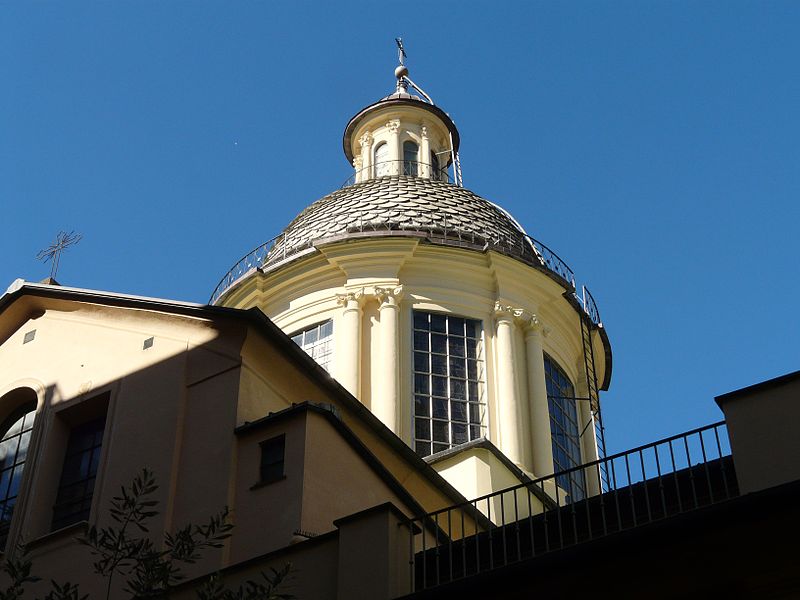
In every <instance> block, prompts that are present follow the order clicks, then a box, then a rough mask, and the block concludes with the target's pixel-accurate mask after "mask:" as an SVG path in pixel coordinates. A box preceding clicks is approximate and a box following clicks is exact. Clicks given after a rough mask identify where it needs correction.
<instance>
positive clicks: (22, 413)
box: [0, 390, 36, 549]
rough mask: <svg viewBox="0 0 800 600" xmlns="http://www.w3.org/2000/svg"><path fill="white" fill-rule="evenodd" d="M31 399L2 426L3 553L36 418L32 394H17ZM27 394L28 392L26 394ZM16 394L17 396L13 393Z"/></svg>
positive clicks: (0, 522)
mask: <svg viewBox="0 0 800 600" xmlns="http://www.w3.org/2000/svg"><path fill="white" fill-rule="evenodd" d="M15 392H18V393H20V394H21V395H22V394H24V395H25V396H28V395H30V396H32V399H30V400H28V401H26V402H25V404H23V405H21V406H20V407H19V408H17V409H16V410H15V411H14V412H12V413H11V414H10V415H9V416H8V418H7V419H6V420H5V421H4V422H3V424H2V425H0V434H1V435H2V439H0V549H2V548H4V547H5V544H6V540H7V539H8V531H9V529H10V527H11V517H12V516H13V515H14V506H15V505H16V504H17V497H18V495H19V488H20V484H21V483H22V471H23V469H24V467H25V459H26V458H27V456H28V447H29V445H30V441H31V432H32V431H33V420H34V417H35V416H36V400H35V398H36V394H35V392H34V391H33V390H15ZM26 392H29V394H28V393H26ZM12 393H14V392H12Z"/></svg>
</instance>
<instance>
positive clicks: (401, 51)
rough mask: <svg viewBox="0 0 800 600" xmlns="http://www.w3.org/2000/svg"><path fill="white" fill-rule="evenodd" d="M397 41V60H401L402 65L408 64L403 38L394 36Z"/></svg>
mask: <svg viewBox="0 0 800 600" xmlns="http://www.w3.org/2000/svg"><path fill="white" fill-rule="evenodd" d="M394 41H395V43H396V44H397V60H399V61H400V64H401V65H404V66H405V64H406V50H405V48H403V38H399V37H398V38H394Z"/></svg>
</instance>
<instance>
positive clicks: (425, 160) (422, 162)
mask: <svg viewBox="0 0 800 600" xmlns="http://www.w3.org/2000/svg"><path fill="white" fill-rule="evenodd" d="M420 131H421V134H422V135H421V137H422V144H421V145H420V147H419V176H420V177H424V178H425V179H430V178H431V143H430V140H429V139H428V128H427V127H426V126H425V124H424V123H423V124H422V128H421V130H420Z"/></svg>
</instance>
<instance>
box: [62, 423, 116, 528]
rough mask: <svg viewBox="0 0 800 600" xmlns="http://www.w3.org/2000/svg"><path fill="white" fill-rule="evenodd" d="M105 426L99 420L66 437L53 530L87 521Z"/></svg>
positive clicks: (75, 429)
mask: <svg viewBox="0 0 800 600" xmlns="http://www.w3.org/2000/svg"><path fill="white" fill-rule="evenodd" d="M105 425H106V420H105V417H101V418H99V419H95V420H94V421H90V422H88V423H84V424H83V425H79V426H77V427H73V428H72V431H70V433H69V442H67V452H66V456H65V457H64V467H63V468H62V469H61V481H60V482H59V485H58V494H57V496H56V504H55V506H54V507H53V524H52V529H54V530H55V529H61V528H62V527H66V526H67V525H72V524H73V523H78V522H80V521H86V520H88V519H89V511H90V510H91V508H92V496H93V494H94V483H95V479H96V478H97V468H98V467H99V465H100V451H101V449H102V446H103V430H104V429H105Z"/></svg>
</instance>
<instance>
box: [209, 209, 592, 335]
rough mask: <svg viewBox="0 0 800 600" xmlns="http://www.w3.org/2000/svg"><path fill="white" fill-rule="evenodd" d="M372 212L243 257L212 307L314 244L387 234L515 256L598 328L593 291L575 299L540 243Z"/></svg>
mask: <svg viewBox="0 0 800 600" xmlns="http://www.w3.org/2000/svg"><path fill="white" fill-rule="evenodd" d="M371 214H372V213H370V211H362V212H353V213H352V218H351V220H350V222H349V223H347V224H346V225H345V227H344V229H343V231H340V232H337V233H335V234H332V235H330V236H323V237H318V238H309V239H306V240H304V241H302V242H300V243H295V242H294V240H292V238H291V236H290V235H289V234H287V233H282V234H280V235H278V236H276V237H274V238H272V239H271V240H269V241H267V242H265V243H263V244H261V245H260V246H257V247H256V248H254V249H253V250H251V251H250V252H248V253H247V254H245V255H244V256H243V257H242V258H241V259H239V261H237V262H236V264H234V265H233V267H231V269H230V270H229V271H228V272H227V273H226V274H225V276H224V277H223V278H222V279H221V280H220V282H219V283H218V284H217V286H216V288H214V292H213V293H212V294H211V298H210V299H209V304H215V303H216V302H217V301H218V300H219V299H220V297H221V296H222V295H223V294H224V293H225V292H226V291H228V290H229V289H230V288H231V287H233V286H234V285H235V284H236V283H237V282H239V281H240V280H242V279H243V278H245V277H246V276H247V275H249V274H250V273H251V272H253V271H255V270H256V269H258V268H261V267H265V266H271V265H274V264H278V263H282V262H283V261H285V260H288V259H290V258H293V257H295V256H297V255H299V254H300V253H302V252H304V251H307V250H308V249H309V248H312V247H313V246H314V244H316V243H319V242H321V241H324V240H330V239H336V238H338V237H341V236H347V235H369V234H371V233H381V232H385V233H386V234H388V235H392V234H396V235H404V234H405V235H409V234H410V235H422V236H424V237H425V238H426V239H427V240H428V241H429V242H431V243H432V244H439V245H443V246H456V247H461V248H469V249H474V250H495V251H497V252H500V253H502V254H506V255H507V256H512V257H514V258H517V259H519V260H520V261H522V262H525V263H527V264H529V265H531V266H533V267H535V268H537V269H540V270H542V271H544V272H546V273H548V274H549V275H550V276H552V277H553V278H554V279H556V280H557V281H559V282H561V283H562V285H565V286H566V287H567V288H568V289H569V293H570V295H571V296H572V297H573V298H574V300H575V303H576V305H578V306H580V307H581V308H582V309H583V311H584V312H585V313H586V315H588V317H589V318H590V319H591V321H592V323H594V324H595V325H600V323H601V322H600V312H599V311H598V309H597V304H596V303H595V301H594V298H593V297H592V295H591V294H590V293H589V291H588V290H587V289H586V288H585V287H584V288H583V294H582V296H579V295H578V294H577V288H576V285H575V274H574V273H573V271H572V269H570V268H569V266H568V265H567V263H566V262H564V261H563V260H562V259H561V257H560V256H558V254H556V253H555V252H554V251H553V250H551V249H550V248H549V247H548V246H546V245H545V244H543V243H542V242H540V241H538V240H536V239H534V238H532V237H530V236H528V235H524V234H522V233H520V234H519V235H516V236H514V238H513V239H509V238H508V237H493V238H487V237H484V236H481V235H479V234H476V233H474V232H464V231H462V230H461V229H454V228H453V227H452V225H449V224H448V221H447V214H445V213H434V212H431V213H428V214H422V215H420V221H421V222H427V223H428V225H427V226H422V225H420V224H414V225H412V226H409V225H408V224H406V223H402V222H395V221H391V220H386V219H375V218H371V217H370V215H371Z"/></svg>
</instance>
